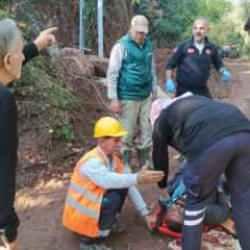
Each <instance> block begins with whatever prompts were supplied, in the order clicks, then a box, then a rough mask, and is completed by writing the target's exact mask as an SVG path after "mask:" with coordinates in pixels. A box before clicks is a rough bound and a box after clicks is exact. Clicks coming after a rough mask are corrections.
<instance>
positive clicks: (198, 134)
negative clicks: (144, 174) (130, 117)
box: [151, 94, 250, 250]
mask: <svg viewBox="0 0 250 250" xmlns="http://www.w3.org/2000/svg"><path fill="white" fill-rule="evenodd" d="M155 104H156V101H155V103H153V105H152V111H151V114H154V115H152V116H151V117H153V119H152V122H153V123H154V131H153V163H154V167H155V169H156V170H164V171H165V179H164V180H162V181H161V182H160V183H159V186H160V188H165V187H166V183H167V178H168V168H169V167H168V165H169V163H168V146H172V147H174V148H175V149H176V150H178V151H179V152H180V153H181V154H183V155H184V156H185V157H186V160H187V161H186V164H185V165H186V166H184V184H185V186H186V189H187V200H186V207H185V212H184V223H183V242H182V246H183V249H184V250H200V248H201V233H202V225H203V219H204V215H205V211H206V205H205V204H206V199H207V198H208V197H210V195H211V193H212V192H214V190H215V188H216V186H217V183H218V180H219V177H220V176H221V175H222V174H223V173H225V175H226V177H227V181H228V186H229V191H230V194H231V203H232V214H233V219H234V221H235V223H236V231H237V234H238V236H239V240H240V244H241V246H242V249H243V250H249V249H250V242H249V240H248V238H249V232H250V224H249V221H250V206H249V203H250V185H249V183H250V122H249V120H248V119H247V118H246V117H245V116H244V115H243V114H242V113H241V112H240V110H239V109H238V108H236V107H235V106H233V105H230V104H226V103H222V102H218V101H214V100H211V99H209V98H206V97H202V96H198V95H197V96H194V95H192V94H185V95H182V96H179V97H177V98H175V99H169V100H165V104H164V105H163V104H162V105H161V107H162V108H163V110H162V111H161V110H160V109H159V108H158V107H159V105H158V106H157V105H155ZM157 116H159V117H158V118H157ZM154 121H155V122H154Z"/></svg>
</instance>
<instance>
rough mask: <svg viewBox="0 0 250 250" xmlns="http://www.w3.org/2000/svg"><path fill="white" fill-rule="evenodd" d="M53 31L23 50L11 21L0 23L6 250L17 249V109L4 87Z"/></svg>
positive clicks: (0, 224)
mask: <svg viewBox="0 0 250 250" xmlns="http://www.w3.org/2000/svg"><path fill="white" fill-rule="evenodd" d="M53 31H55V28H51V29H47V30H45V31H43V32H41V33H40V35H39V36H38V37H37V39H36V40H35V41H34V43H31V44H29V45H27V46H25V47H23V38H22V34H21V32H20V30H19V29H18V28H17V26H16V24H15V22H14V21H13V20H11V19H4V20H1V21H0V239H1V240H2V241H3V243H4V245H5V247H6V248H4V249H8V250H14V249H16V248H17V243H16V238H17V228H18V225H19V220H18V217H17V215H16V212H15V209H14V200H15V179H16V166H17V148H18V134H17V132H18V131H17V107H16V101H15V97H14V95H13V94H12V92H11V91H10V90H9V89H8V85H9V84H10V83H11V82H12V81H14V80H16V79H19V78H20V77H21V69H22V64H23V63H25V62H27V61H28V60H30V59H31V58H33V57H34V56H36V55H38V53H39V51H40V50H41V49H43V48H45V47H47V46H48V45H50V44H52V43H53V42H54V41H55V37H54V35H53V34H52V32H53Z"/></svg>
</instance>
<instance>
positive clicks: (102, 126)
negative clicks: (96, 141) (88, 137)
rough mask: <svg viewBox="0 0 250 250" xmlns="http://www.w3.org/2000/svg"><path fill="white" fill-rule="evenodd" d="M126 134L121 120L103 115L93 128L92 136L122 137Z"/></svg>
mask: <svg viewBox="0 0 250 250" xmlns="http://www.w3.org/2000/svg"><path fill="white" fill-rule="evenodd" d="M126 134H127V131H126V130H125V129H124V128H123V126H122V124H121V122H119V121H118V120H116V119H115V118H113V117H110V116H105V117H102V118H100V119H99V120H98V121H97V122H96V124H95V128H94V138H100V137H106V136H110V137H122V136H124V135H126Z"/></svg>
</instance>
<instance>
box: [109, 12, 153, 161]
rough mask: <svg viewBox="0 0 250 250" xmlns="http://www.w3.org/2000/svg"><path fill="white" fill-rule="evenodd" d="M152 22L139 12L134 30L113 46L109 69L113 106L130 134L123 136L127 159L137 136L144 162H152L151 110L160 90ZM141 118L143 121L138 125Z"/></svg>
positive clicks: (133, 24) (123, 150) (132, 25)
mask: <svg viewBox="0 0 250 250" xmlns="http://www.w3.org/2000/svg"><path fill="white" fill-rule="evenodd" d="M148 31H149V22H148V20H147V18H146V17H145V16H142V15H136V16H134V17H133V18H132V20H131V25H130V30H129V32H128V33H127V34H126V35H124V36H123V37H122V38H121V39H120V40H119V41H118V42H117V43H116V44H115V45H114V47H113V48H112V51H111V55H110V60H109V66H108V71H107V87H108V88H107V90H108V91H107V92H108V93H107V94H108V98H109V99H110V110H111V111H112V112H114V113H117V114H119V115H120V119H121V122H122V124H123V125H124V127H125V129H126V130H127V132H128V133H127V135H126V136H125V137H124V139H123V147H122V153H123V160H124V162H125V163H126V164H127V165H130V164H131V154H132V149H133V148H135V145H134V141H133V140H134V137H135V135H136V133H137V132H138V128H139V134H140V141H139V143H138V145H137V146H136V148H137V149H139V160H140V165H141V166H142V165H144V164H148V163H149V161H150V152H151V146H152V139H151V137H152V128H151V126H150V122H149V115H148V114H149V111H150V106H151V101H152V95H155V94H156V82H157V79H156V74H155V66H154V59H153V46H152V43H151V41H150V40H149V39H148V37H147V34H148ZM138 122H139V125H138Z"/></svg>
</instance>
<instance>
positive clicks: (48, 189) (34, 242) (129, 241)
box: [16, 61, 250, 250]
mask: <svg viewBox="0 0 250 250" xmlns="http://www.w3.org/2000/svg"><path fill="white" fill-rule="evenodd" d="M227 65H228V66H229V67H230V69H231V70H232V72H233V76H234V80H233V81H234V85H233V92H232V97H231V98H230V100H229V101H230V102H233V103H235V104H236V105H238V106H240V107H241V108H242V109H243V110H244V112H246V113H247V114H250V109H249V105H250V82H249V79H250V63H247V62H243V61H230V62H227ZM67 184H68V178H67V176H66V177H65V178H64V180H62V179H57V178H55V179H51V180H50V181H48V182H43V181H41V182H40V183H39V184H37V185H36V186H34V187H32V188H23V189H21V190H19V192H18V194H17V202H16V207H17V210H18V214H19V216H20V219H21V226H20V230H19V232H20V237H19V239H20V245H21V247H20V250H59V249H60V250H74V249H76V250H77V249H79V245H78V241H77V239H76V237H75V236H73V235H72V234H71V233H69V232H68V231H66V230H64V228H63V227H62V225H61V215H62V209H63V203H64V198H65V193H66V189H67ZM142 192H143V195H144V197H145V199H146V200H147V202H153V201H155V200H156V199H157V197H158V194H157V188H156V187H153V186H150V187H144V188H142ZM122 219H123V222H124V224H125V225H126V227H127V232H125V233H123V234H121V235H114V236H113V237H112V240H109V241H107V245H109V246H112V247H113V249H114V250H161V249H162V250H163V249H164V250H166V249H169V248H168V247H167V246H168V239H167V237H162V236H159V235H152V234H150V233H149V232H148V231H147V230H146V228H145V225H144V223H143V221H142V220H141V219H140V218H139V217H138V215H137V214H136V212H135V210H134V209H133V207H131V204H130V202H126V205H125V208H124V213H123V217H122ZM214 249H216V248H214ZM227 249H228V250H233V249H234V248H233V247H232V248H227Z"/></svg>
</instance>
